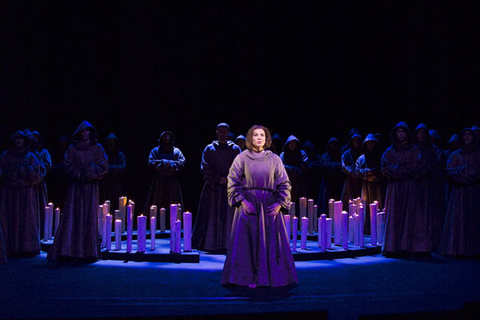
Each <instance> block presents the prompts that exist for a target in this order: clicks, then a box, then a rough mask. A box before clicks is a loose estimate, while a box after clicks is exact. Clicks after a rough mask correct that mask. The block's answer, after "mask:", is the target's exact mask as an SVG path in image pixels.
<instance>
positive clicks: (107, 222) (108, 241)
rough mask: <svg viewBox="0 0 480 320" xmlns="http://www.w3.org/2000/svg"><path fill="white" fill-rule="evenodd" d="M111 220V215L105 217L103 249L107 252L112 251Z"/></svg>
mask: <svg viewBox="0 0 480 320" xmlns="http://www.w3.org/2000/svg"><path fill="white" fill-rule="evenodd" d="M112 218H113V217H112V215H111V214H107V215H106V216H105V230H106V232H105V248H106V249H107V250H112V232H111V230H112Z"/></svg>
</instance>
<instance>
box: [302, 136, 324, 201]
mask: <svg viewBox="0 0 480 320" xmlns="http://www.w3.org/2000/svg"><path fill="white" fill-rule="evenodd" d="M302 149H303V150H305V152H306V153H307V157H308V160H307V163H306V166H305V188H306V196H307V198H308V199H316V198H317V197H318V192H319V190H320V182H321V181H322V161H321V158H320V154H318V153H317V147H316V146H315V144H314V143H313V142H312V141H310V140H307V141H305V142H304V143H303V145H302Z"/></svg>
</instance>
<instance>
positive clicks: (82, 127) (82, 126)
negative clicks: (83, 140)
mask: <svg viewBox="0 0 480 320" xmlns="http://www.w3.org/2000/svg"><path fill="white" fill-rule="evenodd" d="M83 130H89V131H90V141H92V142H97V130H96V129H95V127H94V126H93V125H92V124H91V123H90V122H88V121H86V120H85V121H83V122H82V123H80V125H79V126H78V127H77V129H76V130H75V132H74V133H73V134H72V141H74V142H78V141H80V133H81V132H82V131H83Z"/></svg>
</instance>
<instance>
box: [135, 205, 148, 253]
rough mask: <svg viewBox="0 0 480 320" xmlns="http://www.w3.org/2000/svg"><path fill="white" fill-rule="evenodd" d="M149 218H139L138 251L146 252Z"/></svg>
mask: <svg viewBox="0 0 480 320" xmlns="http://www.w3.org/2000/svg"><path fill="white" fill-rule="evenodd" d="M146 237H147V217H146V216H144V215H143V214H140V215H139V216H138V217H137V251H139V252H145V249H146V242H147V238H146Z"/></svg>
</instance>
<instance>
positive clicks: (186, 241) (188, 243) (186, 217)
mask: <svg viewBox="0 0 480 320" xmlns="http://www.w3.org/2000/svg"><path fill="white" fill-rule="evenodd" d="M183 251H185V252H190V251H192V213H191V212H188V211H185V212H184V213H183Z"/></svg>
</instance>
